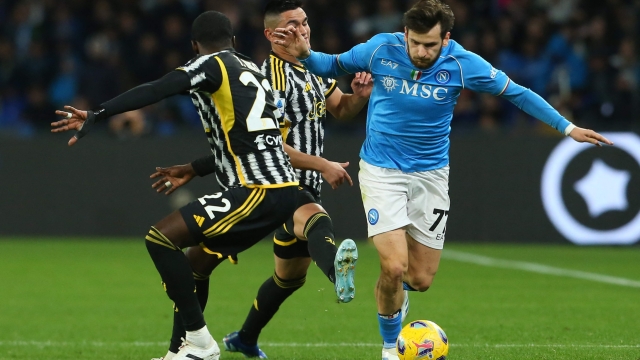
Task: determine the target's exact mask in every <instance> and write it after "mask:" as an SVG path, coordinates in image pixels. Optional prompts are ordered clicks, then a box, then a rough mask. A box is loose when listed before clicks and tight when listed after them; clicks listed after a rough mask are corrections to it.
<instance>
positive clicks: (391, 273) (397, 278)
mask: <svg viewBox="0 0 640 360" xmlns="http://www.w3.org/2000/svg"><path fill="white" fill-rule="evenodd" d="M381 269H382V270H381V276H382V277H383V278H385V279H386V280H387V281H391V282H402V278H403V277H404V274H405V272H406V271H407V266H406V265H405V264H403V263H401V262H394V263H391V264H386V265H383V266H382V268H381Z"/></svg>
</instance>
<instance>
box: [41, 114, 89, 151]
mask: <svg viewBox="0 0 640 360" xmlns="http://www.w3.org/2000/svg"><path fill="white" fill-rule="evenodd" d="M64 108H65V110H67V111H62V110H56V114H57V115H61V116H64V117H65V119H64V120H60V121H55V122H52V123H51V127H52V129H51V132H54V133H55V132H64V131H69V130H76V131H77V132H76V134H75V135H73V137H72V138H71V139H69V146H71V145H73V144H75V143H76V142H77V141H78V139H79V138H81V137H83V136H84V135H85V134H86V133H87V132H88V131H89V126H87V127H86V129H85V126H84V125H85V123H86V122H87V118H89V117H90V115H93V113H90V112H89V111H86V110H78V109H76V108H74V107H72V106H69V105H65V107H64ZM94 117H95V116H94Z"/></svg>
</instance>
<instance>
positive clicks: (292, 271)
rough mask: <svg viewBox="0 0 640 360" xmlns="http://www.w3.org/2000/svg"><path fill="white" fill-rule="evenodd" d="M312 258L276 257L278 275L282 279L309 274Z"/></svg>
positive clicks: (296, 277) (298, 277) (299, 277)
mask: <svg viewBox="0 0 640 360" xmlns="http://www.w3.org/2000/svg"><path fill="white" fill-rule="evenodd" d="M310 263H311V258H309V257H295V258H291V259H280V258H276V269H275V273H276V275H277V276H278V277H279V278H281V279H301V278H305V277H306V276H307V269H309V264H310Z"/></svg>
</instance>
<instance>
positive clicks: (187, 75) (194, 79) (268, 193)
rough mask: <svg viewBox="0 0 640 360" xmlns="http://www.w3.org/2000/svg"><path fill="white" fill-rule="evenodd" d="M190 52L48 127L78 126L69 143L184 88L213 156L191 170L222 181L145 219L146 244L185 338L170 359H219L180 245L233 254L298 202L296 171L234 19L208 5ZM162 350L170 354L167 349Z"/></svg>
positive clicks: (217, 255) (214, 254) (220, 255)
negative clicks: (176, 64) (238, 42)
mask: <svg viewBox="0 0 640 360" xmlns="http://www.w3.org/2000/svg"><path fill="white" fill-rule="evenodd" d="M192 46H193V49H194V51H195V53H196V54H197V56H196V58H194V59H193V60H192V61H190V62H189V63H187V64H186V65H185V66H183V67H181V68H178V69H176V70H174V71H171V72H170V73H168V74H167V75H165V76H164V77H162V78H161V79H158V80H156V81H153V82H150V83H147V84H143V85H140V86H137V87H135V88H133V89H131V90H129V91H127V92H125V93H123V94H121V95H119V96H117V97H115V98H114V99H111V100H109V101H107V102H105V103H103V104H101V105H100V107H99V108H98V109H95V110H93V111H92V110H89V111H84V110H77V109H74V108H72V107H70V106H66V107H65V110H66V111H56V113H57V114H58V115H62V116H64V117H66V119H64V120H60V121H57V122H54V123H52V126H53V129H52V131H53V132H63V131H70V130H76V133H75V135H74V136H73V137H72V138H71V140H69V145H73V144H75V143H76V142H77V141H78V139H80V138H81V137H83V136H84V135H86V134H87V133H88V131H89V130H90V129H91V127H92V125H93V124H94V123H95V122H97V121H99V120H104V119H106V118H107V117H109V116H111V115H115V114H119V113H122V112H126V111H130V110H134V109H139V108H141V107H144V106H147V105H150V104H153V103H156V102H158V101H160V100H162V99H164V98H166V97H169V96H171V95H176V94H183V93H187V94H190V95H191V98H192V100H193V103H194V105H195V106H196V108H197V109H198V112H199V113H200V116H201V117H202V123H203V126H204V130H205V132H206V134H207V136H208V138H209V142H210V145H211V150H212V153H213V155H212V156H211V157H212V158H213V161H210V158H205V159H204V160H203V161H196V162H194V163H193V164H192V170H194V172H195V173H196V174H208V173H215V174H216V178H217V180H218V182H219V184H220V186H221V187H223V188H224V189H225V190H224V191H223V192H218V193H215V194H211V195H205V196H202V197H200V198H199V199H197V200H195V201H192V202H191V203H189V204H187V205H185V206H183V207H182V208H180V210H178V211H174V212H173V213H171V214H170V215H168V216H167V217H165V218H164V219H162V220H160V221H159V222H158V223H157V224H155V225H154V226H152V227H151V229H150V231H149V233H148V234H147V236H146V237H145V239H146V242H145V243H146V247H147V250H148V252H149V255H150V256H151V259H152V260H153V262H154V264H155V266H156V269H157V270H158V272H159V274H160V276H161V278H162V281H163V284H164V288H165V291H166V292H167V295H168V296H169V297H170V298H171V299H172V300H173V301H174V303H175V307H174V309H175V314H176V317H177V323H179V324H180V331H181V332H182V333H183V334H184V338H185V339H184V341H181V344H180V345H178V346H176V348H175V351H174V352H171V353H170V354H171V355H170V356H168V357H171V358H173V359H174V360H190V359H192V360H218V359H219V358H220V348H219V347H218V345H217V343H216V342H215V340H214V339H213V337H212V336H211V334H210V333H209V330H208V329H207V326H206V323H205V319H204V316H203V314H202V309H203V307H201V305H200V304H201V303H202V301H201V300H200V297H201V294H200V293H197V292H194V288H196V289H197V287H196V279H195V278H194V276H193V270H192V268H191V267H190V265H189V262H188V261H187V259H186V258H185V255H184V254H183V252H182V249H186V248H189V249H193V248H197V249H200V251H203V252H204V254H205V255H206V256H207V257H208V258H211V259H215V260H216V261H218V262H219V261H221V260H224V259H227V258H230V259H234V258H235V257H236V254H238V253H240V252H242V251H243V250H246V249H248V248H249V247H251V246H252V245H253V244H255V243H256V242H258V241H260V240H262V239H263V238H264V237H266V236H268V235H269V234H270V233H271V232H273V231H274V230H275V229H276V228H277V227H278V226H281V225H282V223H283V222H285V221H286V220H287V219H288V218H290V217H291V216H292V214H293V213H294V211H295V210H296V203H297V201H296V197H297V193H298V191H297V187H298V181H297V179H296V175H295V173H294V172H293V169H292V167H291V164H290V162H289V158H288V156H287V155H286V154H285V152H284V149H283V146H282V136H281V132H280V130H279V127H278V122H277V120H276V117H277V116H276V114H277V113H278V110H277V109H276V106H275V104H274V102H273V95H272V93H271V86H270V84H269V81H268V80H267V79H265V78H264V76H263V75H262V74H261V73H260V69H259V68H258V66H257V65H256V64H254V63H253V62H252V61H251V59H249V58H247V57H246V56H244V55H242V54H240V53H237V52H236V51H235V50H234V49H233V46H234V37H233V33H232V29H231V21H230V20H229V19H228V18H227V17H226V16H225V15H224V14H222V13H219V12H215V11H208V12H205V13H203V14H201V15H200V16H198V17H197V18H196V19H195V20H194V22H193V27H192ZM168 357H167V358H168Z"/></svg>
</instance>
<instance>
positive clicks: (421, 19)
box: [402, 0, 455, 39]
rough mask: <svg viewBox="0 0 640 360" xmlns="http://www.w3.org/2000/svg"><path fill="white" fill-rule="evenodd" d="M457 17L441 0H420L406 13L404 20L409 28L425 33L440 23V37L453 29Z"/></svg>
mask: <svg viewBox="0 0 640 360" xmlns="http://www.w3.org/2000/svg"><path fill="white" fill-rule="evenodd" d="M454 20H455V17H454V16H453V11H451V8H450V7H449V5H447V4H445V3H443V2H442V1H440V0H420V1H418V2H417V3H416V4H415V5H413V7H412V8H411V9H409V11H407V12H406V13H404V17H403V18H402V22H403V23H404V26H406V27H407V29H409V30H413V31H415V32H417V33H420V34H424V33H427V32H429V30H431V29H433V27H434V26H436V25H437V24H440V27H441V28H442V31H441V33H440V37H441V38H443V39H444V37H445V35H446V34H447V33H448V32H449V31H451V29H453V22H454Z"/></svg>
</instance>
